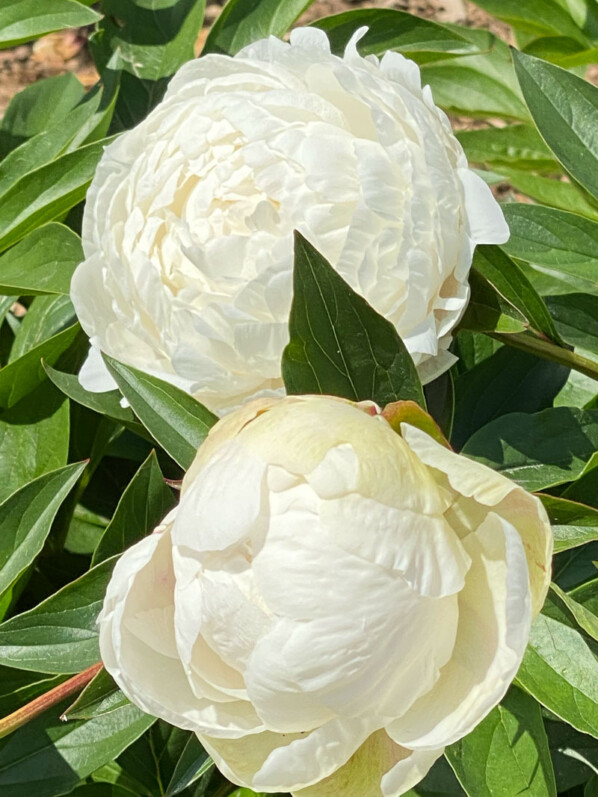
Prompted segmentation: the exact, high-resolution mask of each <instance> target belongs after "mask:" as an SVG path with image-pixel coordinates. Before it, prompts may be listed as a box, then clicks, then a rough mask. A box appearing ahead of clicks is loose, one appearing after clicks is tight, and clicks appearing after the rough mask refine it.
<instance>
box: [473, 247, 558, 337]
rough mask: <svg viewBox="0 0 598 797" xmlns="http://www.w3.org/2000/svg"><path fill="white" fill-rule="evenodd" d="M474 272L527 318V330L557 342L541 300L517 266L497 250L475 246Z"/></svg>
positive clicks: (549, 318)
mask: <svg viewBox="0 0 598 797" xmlns="http://www.w3.org/2000/svg"><path fill="white" fill-rule="evenodd" d="M474 266H475V268H476V269H477V270H478V271H479V272H480V273H481V274H482V276H483V277H485V278H486V279H487V280H488V282H490V283H491V284H492V285H493V286H494V287H495V288H496V290H497V291H498V292H499V293H500V294H501V295H502V296H503V297H504V298H505V299H506V300H507V301H508V302H509V303H510V304H512V305H513V306H514V307H516V308H517V309H518V310H519V311H520V312H521V313H522V314H523V315H524V316H525V318H527V320H528V322H529V324H530V327H531V328H532V329H534V330H536V331H537V332H541V333H543V334H544V335H546V336H547V337H548V338H550V339H551V340H554V341H557V342H559V336H558V333H557V331H556V329H555V327H554V323H553V321H552V318H551V317H550V313H549V312H548V309H547V307H546V305H545V304H544V300H543V299H542V297H541V296H540V295H539V294H538V293H537V292H536V290H535V289H534V287H533V285H532V284H531V282H530V281H529V280H528V279H527V277H526V276H525V275H524V274H523V273H522V271H521V269H520V268H519V267H518V266H517V264H516V263H515V262H514V261H513V260H511V258H510V257H509V256H508V255H506V254H505V253H504V252H503V251H502V250H501V249H500V248H499V247H498V246H488V245H485V246H478V248H477V249H476V252H475V255H474Z"/></svg>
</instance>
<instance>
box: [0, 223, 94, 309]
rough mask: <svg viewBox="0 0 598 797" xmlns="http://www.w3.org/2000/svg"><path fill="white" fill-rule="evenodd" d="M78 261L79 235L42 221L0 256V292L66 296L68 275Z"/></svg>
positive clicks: (58, 225) (20, 294) (80, 255)
mask: <svg viewBox="0 0 598 797" xmlns="http://www.w3.org/2000/svg"><path fill="white" fill-rule="evenodd" d="M82 260H83V249H82V248H81V239H80V238H79V236H78V235H75V233H74V232H72V230H69V228H68V227H64V226H63V225H62V224H57V223H56V222H52V223H50V224H46V225H45V226H44V227H40V228H39V229H37V230H35V231H34V232H32V233H30V234H29V235H28V236H27V237H26V238H24V239H23V240H22V241H21V242H20V243H18V244H17V245H16V246H14V247H13V248H12V249H9V250H8V252H6V253H5V254H4V255H2V256H1V257H0V292H1V293H4V294H8V295H13V296H22V295H26V296H33V295H36V294H44V293H62V294H67V295H68V294H69V292H70V285H71V277H72V276H73V272H74V271H75V268H76V267H77V266H78V265H79V263H81V261H82Z"/></svg>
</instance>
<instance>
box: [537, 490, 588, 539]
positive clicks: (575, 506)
mask: <svg viewBox="0 0 598 797" xmlns="http://www.w3.org/2000/svg"><path fill="white" fill-rule="evenodd" d="M539 498H540V500H541V501H542V503H543V504H544V508H545V509H546V511H547V512H548V517H549V518H550V523H551V525H552V533H553V535H554V552H555V553H560V552H561V551H568V550H569V549H570V548H577V547H578V546H579V545H585V543H586V542H592V541H594V540H598V510H596V509H594V508H593V507H590V506H586V505H585V504H580V503H578V502H576V501H570V500H567V499H565V498H558V497H557V496H554V495H540V496H539Z"/></svg>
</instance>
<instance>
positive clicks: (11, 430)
mask: <svg viewBox="0 0 598 797" xmlns="http://www.w3.org/2000/svg"><path fill="white" fill-rule="evenodd" d="M68 448H69V403H68V401H65V399H64V396H61V395H60V393H59V392H58V391H57V390H56V388H54V387H53V386H52V385H51V384H50V383H49V382H46V383H45V384H42V385H40V386H39V387H38V388H37V389H36V390H34V391H33V392H32V393H30V394H29V395H28V396H26V397H25V398H24V399H22V400H21V401H19V403H18V404H15V406H14V407H11V409H9V410H7V411H6V412H3V413H2V414H0V501H3V500H4V499H5V498H7V497H8V496H9V495H10V494H11V493H13V492H14V491H15V490H17V489H18V488H19V487H22V486H23V485H25V484H27V483H28V482H30V481H32V480H33V479H35V478H36V477H38V476H41V475H42V474H43V473H47V472H48V471H53V470H56V469H57V468H61V467H62V466H63V465H66V462H67V456H68Z"/></svg>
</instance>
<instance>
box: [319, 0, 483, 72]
mask: <svg viewBox="0 0 598 797" xmlns="http://www.w3.org/2000/svg"><path fill="white" fill-rule="evenodd" d="M312 24H313V25H314V26H315V27H317V28H320V29H321V30H324V31H326V33H327V34H328V38H329V40H330V45H331V48H332V52H333V53H336V54H337V55H342V54H343V52H344V50H345V47H346V46H347V44H348V42H349V40H350V39H351V37H352V36H353V34H354V33H355V31H357V30H358V29H359V28H361V27H363V26H366V27H367V28H368V31H367V33H366V34H365V36H364V37H363V38H362V39H361V40H360V42H359V45H358V49H359V52H360V53H361V54H362V55H383V54H384V53H385V52H386V51H387V50H398V51H399V52H401V53H405V54H408V55H409V58H411V59H413V60H415V61H417V62H418V63H426V62H428V61H437V60H439V59H441V58H447V57H448V56H450V55H468V54H471V53H476V52H478V49H477V47H476V46H475V44H473V42H471V41H469V40H468V39H466V38H464V37H463V36H461V35H460V34H459V33H457V31H456V29H455V28H445V27H444V26H443V25H438V24H436V23H435V22H432V21H430V20H428V19H421V18H420V17H416V16H414V15H413V14H407V13H405V12H404V11H395V10H393V9H390V8H388V9H383V8H364V9H357V10H355V11H345V12H344V13H342V14H334V15H332V16H329V17H324V18H323V19H318V20H316V21H315V22H314V23H312Z"/></svg>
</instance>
